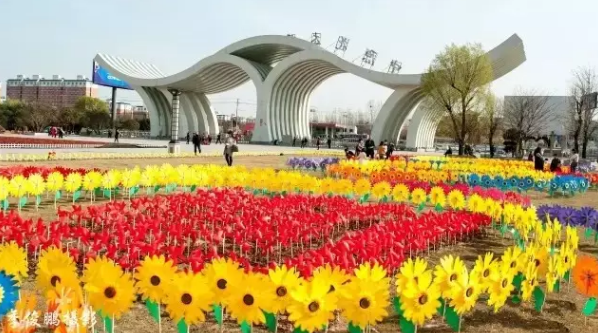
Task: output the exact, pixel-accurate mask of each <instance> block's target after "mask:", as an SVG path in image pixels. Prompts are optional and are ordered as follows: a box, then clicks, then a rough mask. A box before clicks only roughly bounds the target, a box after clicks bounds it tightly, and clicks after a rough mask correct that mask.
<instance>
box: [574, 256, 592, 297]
mask: <svg viewBox="0 0 598 333" xmlns="http://www.w3.org/2000/svg"><path fill="white" fill-rule="evenodd" d="M573 282H575V286H576V287H577V291H579V293H581V294H583V295H584V296H587V297H597V296H598V261H597V260H596V259H595V258H592V257H590V256H581V257H579V258H578V259H577V264H576V265H575V267H574V268H573Z"/></svg>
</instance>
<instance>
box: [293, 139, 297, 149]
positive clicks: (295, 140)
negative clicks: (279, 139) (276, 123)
mask: <svg viewBox="0 0 598 333" xmlns="http://www.w3.org/2000/svg"><path fill="white" fill-rule="evenodd" d="M295 142H297V137H296V136H294V137H293V147H295Z"/></svg>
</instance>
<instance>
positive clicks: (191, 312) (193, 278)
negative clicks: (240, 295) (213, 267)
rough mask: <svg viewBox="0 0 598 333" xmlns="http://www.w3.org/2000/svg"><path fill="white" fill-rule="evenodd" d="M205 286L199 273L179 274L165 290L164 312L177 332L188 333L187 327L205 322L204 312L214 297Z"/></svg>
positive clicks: (203, 277)
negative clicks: (175, 324)
mask: <svg viewBox="0 0 598 333" xmlns="http://www.w3.org/2000/svg"><path fill="white" fill-rule="evenodd" d="M206 285H207V280H206V277H205V276H204V275H202V274H201V273H192V272H186V273H183V272H179V273H177V274H176V275H175V277H174V280H173V283H171V284H170V285H169V287H168V288H167V290H168V291H167V293H166V294H165V295H166V300H165V301H166V304H167V305H166V311H167V312H168V313H169V315H170V318H171V319H172V320H174V322H175V323H177V326H178V327H179V331H182V332H188V331H189V325H195V324H198V323H201V322H204V321H205V320H206V317H205V314H204V312H205V311H208V310H209V309H210V304H211V303H212V301H213V296H214V294H213V292H212V290H210V289H209V288H206ZM181 328H182V329H181Z"/></svg>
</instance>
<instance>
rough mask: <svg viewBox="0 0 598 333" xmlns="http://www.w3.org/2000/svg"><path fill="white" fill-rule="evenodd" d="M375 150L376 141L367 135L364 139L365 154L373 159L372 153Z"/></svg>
mask: <svg viewBox="0 0 598 333" xmlns="http://www.w3.org/2000/svg"><path fill="white" fill-rule="evenodd" d="M375 151H376V143H375V142H374V140H372V138H371V137H370V136H369V135H368V138H367V140H365V156H367V157H369V158H370V159H372V160H373V159H374V154H375Z"/></svg>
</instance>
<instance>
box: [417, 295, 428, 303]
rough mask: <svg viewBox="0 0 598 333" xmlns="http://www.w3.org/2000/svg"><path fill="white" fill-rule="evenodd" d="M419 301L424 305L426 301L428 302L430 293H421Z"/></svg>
mask: <svg viewBox="0 0 598 333" xmlns="http://www.w3.org/2000/svg"><path fill="white" fill-rule="evenodd" d="M417 301H418V302H419V304H421V305H424V304H426V303H428V295H421V296H420V297H419V298H418V299H417Z"/></svg>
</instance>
